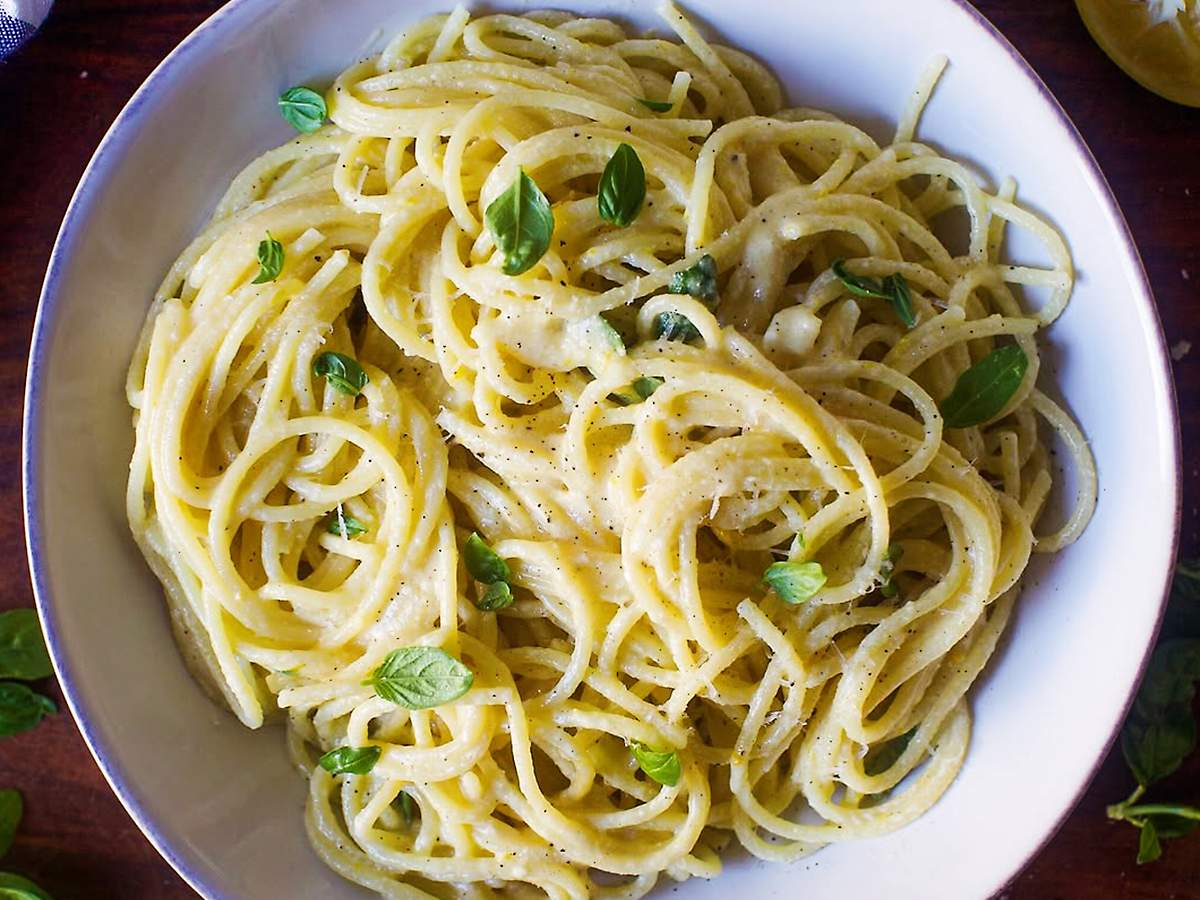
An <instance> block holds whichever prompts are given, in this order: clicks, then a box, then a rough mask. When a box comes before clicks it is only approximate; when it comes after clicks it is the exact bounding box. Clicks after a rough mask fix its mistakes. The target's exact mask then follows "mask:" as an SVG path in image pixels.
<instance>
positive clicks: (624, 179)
mask: <svg viewBox="0 0 1200 900" xmlns="http://www.w3.org/2000/svg"><path fill="white" fill-rule="evenodd" d="M645 199H646V169H645V168H644V167H643V166H642V161H641V159H640V158H639V157H638V155H637V151H636V150H634V149H633V148H632V147H631V146H629V145H628V144H621V145H620V146H619V147H617V150H616V152H615V153H614V154H613V155H612V158H611V159H610V160H609V161H608V165H606V166H605V167H604V174H603V175H601V176H600V189H599V191H598V192H597V195H596V202H597V204H598V206H599V209H600V218H602V219H604V221H606V222H611V223H612V224H614V225H616V226H618V227H620V228H624V227H625V226H626V225H629V224H631V223H632V222H633V220H634V219H636V218H637V215H638V213H639V212H641V211H642V203H643V202H644V201H645Z"/></svg>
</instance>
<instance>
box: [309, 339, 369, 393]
mask: <svg viewBox="0 0 1200 900" xmlns="http://www.w3.org/2000/svg"><path fill="white" fill-rule="evenodd" d="M312 368H313V374H314V375H316V376H317V377H318V378H324V379H325V380H326V381H328V382H329V384H330V385H331V386H332V387H333V388H334V389H335V390H337V391H340V392H341V393H343V394H349V395H350V396H351V397H357V396H358V395H359V394H361V393H362V389H363V388H365V387H366V386H367V373H366V372H364V371H363V370H362V366H360V365H359V364H358V362H357V361H356V360H355V359H354V357H352V356H347V355H346V354H344V353H334V352H333V351H332V350H326V351H325V352H324V353H322V354H321V355H320V356H318V357H317V358H316V359H314V360H313V367H312Z"/></svg>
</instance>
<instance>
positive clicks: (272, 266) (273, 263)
mask: <svg viewBox="0 0 1200 900" xmlns="http://www.w3.org/2000/svg"><path fill="white" fill-rule="evenodd" d="M282 271H283V244H281V243H279V241H277V240H275V238H273V237H271V232H269V231H268V232H267V237H266V239H265V240H261V241H259V242H258V274H257V275H256V276H254V280H253V281H252V282H250V283H251V284H266V283H267V282H268V281H274V280H275V279H276V278H278V277H279V273H280V272H282Z"/></svg>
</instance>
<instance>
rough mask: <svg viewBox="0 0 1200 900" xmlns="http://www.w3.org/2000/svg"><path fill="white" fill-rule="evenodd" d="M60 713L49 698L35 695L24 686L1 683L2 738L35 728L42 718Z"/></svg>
mask: <svg viewBox="0 0 1200 900" xmlns="http://www.w3.org/2000/svg"><path fill="white" fill-rule="evenodd" d="M55 712H58V707H57V706H55V705H54V701H53V700H51V699H50V698H49V697H43V696H42V695H41V694H37V693H34V692H33V691H31V690H30V689H29V688H27V687H25V685H23V684H17V683H16V682H13V681H3V682H0V737H9V736H10V735H14V734H20V733H21V732H22V731H29V729H31V728H34V727H35V726H36V725H37V724H38V722H40V721H42V718H43V717H45V716H48V715H50V714H51V713H55Z"/></svg>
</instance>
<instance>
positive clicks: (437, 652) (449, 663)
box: [366, 647, 475, 709]
mask: <svg viewBox="0 0 1200 900" xmlns="http://www.w3.org/2000/svg"><path fill="white" fill-rule="evenodd" d="M474 681H475V675H474V673H472V672H471V670H470V669H468V668H467V667H466V666H464V665H463V664H462V663H461V662H460V661H459V660H457V659H455V658H454V657H453V656H451V655H450V654H449V653H447V652H446V651H445V650H442V649H441V648H440V647H404V648H402V649H400V650H393V651H392V652H391V653H389V654H388V655H387V656H386V657H384V660H383V663H382V665H380V666H379V668H377V669H376V670H375V672H374V673H373V674H372V675H371V678H370V679H369V680H368V681H367V682H366V683H367V684H370V685H372V686H373V687H374V688H375V693H376V694H378V695H379V696H380V697H382V698H383V699H384V700H388V701H390V702H392V703H395V704H396V705H397V706H403V707H404V708H405V709H430V708H432V707H434V706H440V705H441V704H443V703H449V702H450V701H451V700H457V699H458V698H459V697H461V696H462V695H463V694H465V693H466V692H467V691H469V690H470V689H471V684H472V683H473V682H474Z"/></svg>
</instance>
